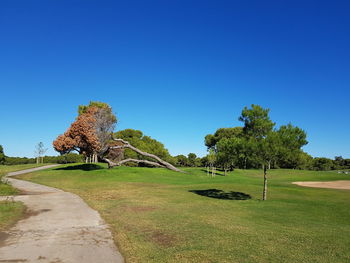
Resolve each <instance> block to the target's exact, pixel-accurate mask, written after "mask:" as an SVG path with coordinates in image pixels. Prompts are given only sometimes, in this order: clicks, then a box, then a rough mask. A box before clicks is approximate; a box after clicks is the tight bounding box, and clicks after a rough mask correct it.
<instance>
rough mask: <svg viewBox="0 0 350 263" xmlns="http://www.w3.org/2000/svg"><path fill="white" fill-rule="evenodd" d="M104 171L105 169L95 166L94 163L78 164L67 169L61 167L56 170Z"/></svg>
mask: <svg viewBox="0 0 350 263" xmlns="http://www.w3.org/2000/svg"><path fill="white" fill-rule="evenodd" d="M100 169H103V167H101V166H99V165H97V164H94V163H84V164H78V165H73V166H66V167H59V168H55V169H54V170H83V171H93V170H100Z"/></svg>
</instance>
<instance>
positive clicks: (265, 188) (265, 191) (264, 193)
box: [263, 165, 267, 201]
mask: <svg viewBox="0 0 350 263" xmlns="http://www.w3.org/2000/svg"><path fill="white" fill-rule="evenodd" d="M266 173H267V172H266V165H264V190H263V201H264V200H266V194H267V176H266Z"/></svg>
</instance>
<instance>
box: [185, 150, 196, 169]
mask: <svg viewBox="0 0 350 263" xmlns="http://www.w3.org/2000/svg"><path fill="white" fill-rule="evenodd" d="M196 159H197V155H196V154H195V153H189V154H188V155H187V160H188V165H189V166H191V167H195V166H196Z"/></svg>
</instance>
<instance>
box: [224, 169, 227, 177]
mask: <svg viewBox="0 0 350 263" xmlns="http://www.w3.org/2000/svg"><path fill="white" fill-rule="evenodd" d="M224 171H225V172H224V174H225V176H226V175H227V169H226V167H225V168H224Z"/></svg>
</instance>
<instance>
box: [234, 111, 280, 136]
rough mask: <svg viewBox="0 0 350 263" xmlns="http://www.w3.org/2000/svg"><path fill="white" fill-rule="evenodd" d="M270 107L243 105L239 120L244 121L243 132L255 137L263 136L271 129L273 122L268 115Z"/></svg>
mask: <svg viewBox="0 0 350 263" xmlns="http://www.w3.org/2000/svg"><path fill="white" fill-rule="evenodd" d="M269 112H270V109H264V108H262V107H261V106H259V105H254V104H252V105H251V108H250V109H249V108H248V107H244V109H243V110H242V113H241V116H240V117H239V120H240V121H242V122H243V123H244V127H243V133H244V135H246V136H250V137H253V138H255V139H258V140H260V139H263V138H265V137H266V136H267V135H268V134H269V132H270V131H272V129H273V127H274V126H275V123H274V122H272V121H271V119H270V117H269Z"/></svg>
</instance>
